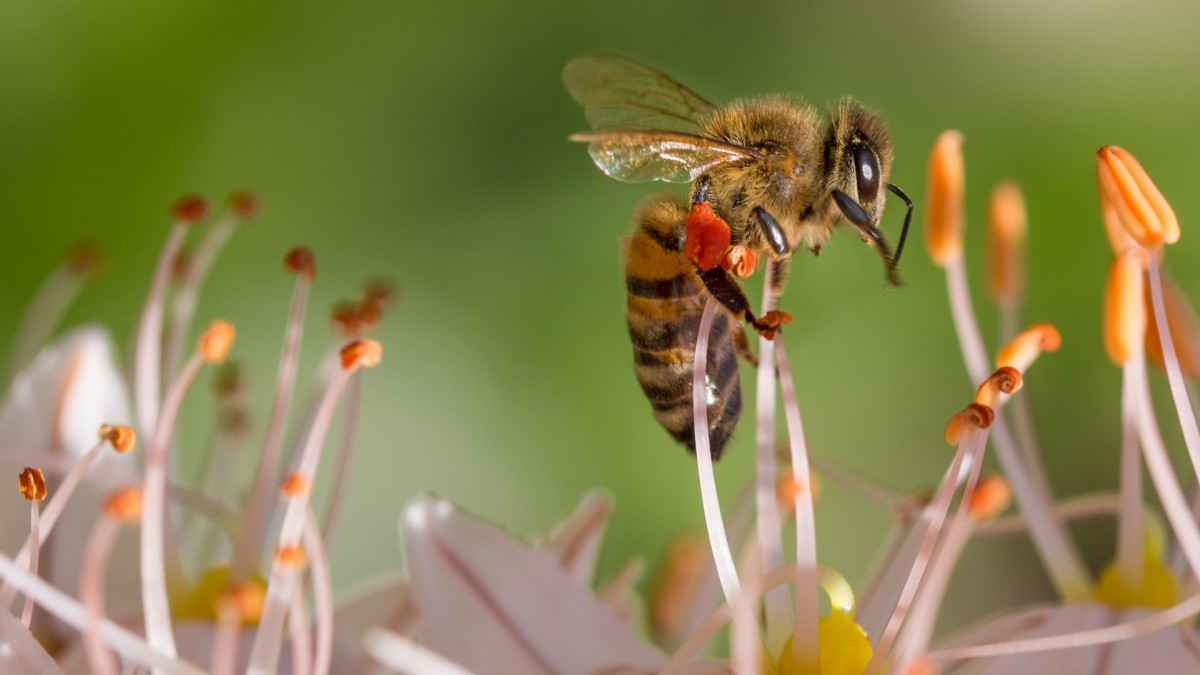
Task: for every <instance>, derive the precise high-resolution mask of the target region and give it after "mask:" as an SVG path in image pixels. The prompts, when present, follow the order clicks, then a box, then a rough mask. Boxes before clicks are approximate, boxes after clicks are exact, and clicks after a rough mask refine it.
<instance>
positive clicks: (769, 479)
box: [754, 264, 790, 649]
mask: <svg viewBox="0 0 1200 675" xmlns="http://www.w3.org/2000/svg"><path fill="white" fill-rule="evenodd" d="M775 285H776V280H775V266H774V265H771V264H768V265H767V266H766V271H765V273H764V277H763V293H762V310H761V311H762V312H763V313H764V314H765V313H766V312H769V311H771V310H773V309H775V308H776V307H777V306H778V303H779V295H778V294H777V293H776V292H775V291H774V290H773V287H774V286H775ZM756 378H757V379H756V393H755V399H754V401H755V403H754V408H755V417H756V419H755V430H754V433H755V443H756V451H757V452H756V460H755V506H756V508H757V521H758V526H757V528H756V532H757V534H758V546H759V549H760V559H761V560H762V564H763V569H764V570H769V569H774V568H776V567H779V566H780V565H782V564H783V541H782V534H783V524H782V520H781V518H780V514H779V501H778V499H777V498H776V496H775V485H776V480H777V470H776V461H775V341H774V340H768V339H766V338H764V337H761V336H760V337H759V339H758V370H757V373H756ZM764 602H765V604H766V633H767V644H768V645H769V646H770V647H771V648H772V649H779V648H782V647H783V644H784V641H785V640H786V639H787V634H788V619H789V618H790V617H789V616H788V614H789V608H788V597H787V589H778V590H776V591H772V592H770V593H767V596H766V599H765V601H764Z"/></svg>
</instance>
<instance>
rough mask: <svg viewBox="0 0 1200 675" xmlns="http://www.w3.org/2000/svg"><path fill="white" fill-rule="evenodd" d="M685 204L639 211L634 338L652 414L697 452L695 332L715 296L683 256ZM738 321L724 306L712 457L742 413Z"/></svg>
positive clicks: (631, 251)
mask: <svg viewBox="0 0 1200 675" xmlns="http://www.w3.org/2000/svg"><path fill="white" fill-rule="evenodd" d="M686 218H687V206H686V204H685V203H683V202H682V201H679V200H676V199H673V198H669V197H668V198H658V199H655V200H653V201H651V202H648V203H647V204H645V205H643V206H642V207H641V208H639V209H638V211H637V213H636V215H635V216H634V226H635V228H636V231H635V232H634V234H633V237H632V238H631V239H630V240H629V243H628V247H627V249H626V251H625V287H626V289H627V292H628V321H629V338H630V340H631V341H632V343H633V361H634V372H635V373H636V374H637V379H638V382H639V383H641V385H642V391H643V392H645V394H646V398H648V399H649V400H650V406H651V408H652V409H653V411H654V418H655V419H657V420H658V422H659V424H661V425H662V426H663V428H665V429H666V430H667V432H668V433H670V434H671V435H672V436H674V437H675V439H676V440H678V441H679V442H680V443H683V444H685V445H687V447H688V448H689V449H690V450H692V451H693V452H695V449H696V443H695V440H694V438H693V421H692V420H693V415H692V376H693V363H694V360H695V358H694V357H695V348H696V333H697V330H698V328H699V326H700V315H701V313H702V312H703V310H704V304H705V302H707V301H708V298H709V297H710V296H709V293H708V291H707V290H706V289H705V287H704V284H703V282H702V281H701V280H700V277H699V276H698V275H697V274H696V272H695V268H694V266H693V265H692V263H691V261H689V260H688V259H687V258H686V257H685V256H684V254H683V233H684V222H685V220H686ZM737 329H738V326H737V324H736V323H735V322H734V320H733V319H732V318H731V317H730V315H729V313H728V312H727V311H726V310H725V309H724V308H721V309H720V310H719V311H718V313H717V316H716V319H715V321H714V322H713V328H712V334H711V336H710V338H709V346H708V364H707V370H706V375H707V390H708V403H709V405H708V431H709V436H710V439H711V446H712V455H713V458H714V459H717V458H719V457H720V456H721V451H722V450H723V449H724V447H725V443H726V441H728V440H729V436H730V435H731V434H732V433H733V429H734V427H735V426H736V425H737V421H738V416H739V415H740V414H741V410H742V391H741V383H740V382H739V378H738V363H737V352H736V350H735V347H734V333H735V330H737Z"/></svg>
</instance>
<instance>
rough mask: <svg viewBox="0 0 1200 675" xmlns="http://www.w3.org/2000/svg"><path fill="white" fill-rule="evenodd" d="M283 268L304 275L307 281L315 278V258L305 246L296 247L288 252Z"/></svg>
mask: <svg viewBox="0 0 1200 675" xmlns="http://www.w3.org/2000/svg"><path fill="white" fill-rule="evenodd" d="M283 266H284V267H286V268H287V269H288V271H290V272H293V273H295V274H301V275H304V277H305V278H307V279H308V280H309V281H312V280H313V279H314V278H316V276H317V258H316V256H314V255H313V252H312V250H311V249H309V248H308V247H307V246H297V247H296V248H293V249H292V250H290V251H288V253H287V256H285V257H284V259H283Z"/></svg>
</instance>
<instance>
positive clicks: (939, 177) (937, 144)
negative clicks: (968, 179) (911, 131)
mask: <svg viewBox="0 0 1200 675" xmlns="http://www.w3.org/2000/svg"><path fill="white" fill-rule="evenodd" d="M962 145H963V135H962V134H961V133H960V132H958V131H954V130H950V131H943V132H942V134H941V135H940V136H938V137H937V140H936V141H934V143H933V150H932V152H930V154H929V195H928V199H927V200H926V203H927V205H926V209H925V214H926V215H925V224H926V227H925V244H926V246H927V247H928V248H929V256H930V257H931V258H933V261H934V262H935V263H937V264H938V265H939V266H942V267H945V266H946V265H947V264H949V263H950V262H951V261H953V260H956V259H957V258H959V257H960V256H961V255H962V238H963V190H964V184H965V178H964V174H965V170H964V168H963V156H962Z"/></svg>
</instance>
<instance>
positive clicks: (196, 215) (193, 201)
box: [171, 195, 208, 225]
mask: <svg viewBox="0 0 1200 675" xmlns="http://www.w3.org/2000/svg"><path fill="white" fill-rule="evenodd" d="M171 213H173V214H174V215H175V218H176V219H177V220H179V221H180V222H183V223H188V224H189V225H190V224H192V223H197V222H199V221H201V220H204V217H205V216H207V215H208V201H206V200H205V199H204V197H201V196H200V195H187V196H186V197H183V198H181V199H180V200H179V201H177V202H175V206H173V207H171Z"/></svg>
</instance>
